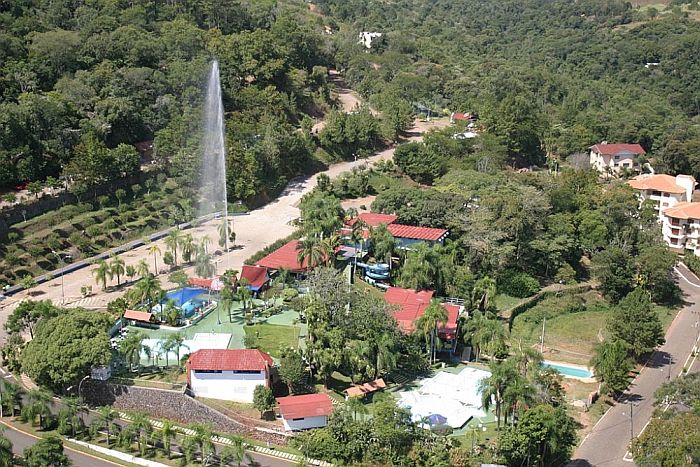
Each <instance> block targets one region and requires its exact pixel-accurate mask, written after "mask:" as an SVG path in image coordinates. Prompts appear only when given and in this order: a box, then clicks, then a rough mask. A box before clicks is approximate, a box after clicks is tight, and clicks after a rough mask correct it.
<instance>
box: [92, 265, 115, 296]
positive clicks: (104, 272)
mask: <svg viewBox="0 0 700 467" xmlns="http://www.w3.org/2000/svg"><path fill="white" fill-rule="evenodd" d="M92 274H93V275H94V276H95V283H96V284H97V285H100V282H102V290H105V289H107V280H108V279H109V280H112V269H111V268H110V267H109V264H107V261H105V260H103V259H101V260H99V261H98V262H97V269H93V270H92Z"/></svg>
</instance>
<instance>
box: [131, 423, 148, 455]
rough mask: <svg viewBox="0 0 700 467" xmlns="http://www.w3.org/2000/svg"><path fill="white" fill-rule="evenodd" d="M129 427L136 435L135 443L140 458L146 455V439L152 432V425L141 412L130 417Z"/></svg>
mask: <svg viewBox="0 0 700 467" xmlns="http://www.w3.org/2000/svg"><path fill="white" fill-rule="evenodd" d="M129 426H130V427H131V428H132V429H133V430H134V433H136V443H137V444H138V447H139V452H140V453H141V456H142V457H143V456H145V455H146V448H147V447H148V437H149V435H150V434H151V432H152V431H153V425H151V421H150V420H149V419H148V416H147V415H146V414H145V413H143V412H137V413H135V414H134V415H133V417H131V422H130V423H129Z"/></svg>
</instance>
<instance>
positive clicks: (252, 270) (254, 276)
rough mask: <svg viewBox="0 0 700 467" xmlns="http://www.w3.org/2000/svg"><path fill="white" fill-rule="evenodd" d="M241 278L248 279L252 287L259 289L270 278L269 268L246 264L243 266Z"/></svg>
mask: <svg viewBox="0 0 700 467" xmlns="http://www.w3.org/2000/svg"><path fill="white" fill-rule="evenodd" d="M241 279H245V280H247V281H248V283H249V284H250V286H251V287H252V288H254V289H259V288H260V287H262V286H263V285H265V282H267V280H268V276H267V268H265V267H262V266H249V265H247V264H246V265H244V266H243V267H242V268H241Z"/></svg>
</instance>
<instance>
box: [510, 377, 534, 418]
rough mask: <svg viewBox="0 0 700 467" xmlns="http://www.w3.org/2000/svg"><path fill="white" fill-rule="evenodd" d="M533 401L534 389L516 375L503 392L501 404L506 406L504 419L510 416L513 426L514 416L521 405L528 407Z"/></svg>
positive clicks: (525, 380)
mask: <svg viewBox="0 0 700 467" xmlns="http://www.w3.org/2000/svg"><path fill="white" fill-rule="evenodd" d="M534 400H535V389H534V388H533V387H532V385H531V384H530V383H529V382H528V380H527V379H525V378H524V377H523V376H520V375H517V376H516V377H515V378H514V379H513V381H512V382H511V384H510V385H508V386H507V387H506V390H505V391H504V392H503V402H504V403H505V406H506V414H505V418H506V420H507V418H508V413H509V412H510V414H511V424H512V425H515V416H516V415H517V413H518V411H519V409H520V407H521V406H522V405H530V404H532V403H533V401H534Z"/></svg>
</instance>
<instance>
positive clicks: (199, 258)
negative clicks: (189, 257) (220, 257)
mask: <svg viewBox="0 0 700 467" xmlns="http://www.w3.org/2000/svg"><path fill="white" fill-rule="evenodd" d="M211 260H212V257H211V254H209V253H207V250H206V249H205V248H204V247H203V246H201V245H200V246H199V247H197V254H196V256H195V259H194V263H195V264H194V272H195V274H197V275H198V276H199V277H205V278H206V277H212V276H213V275H214V271H215V268H214V263H212V261H211Z"/></svg>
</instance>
